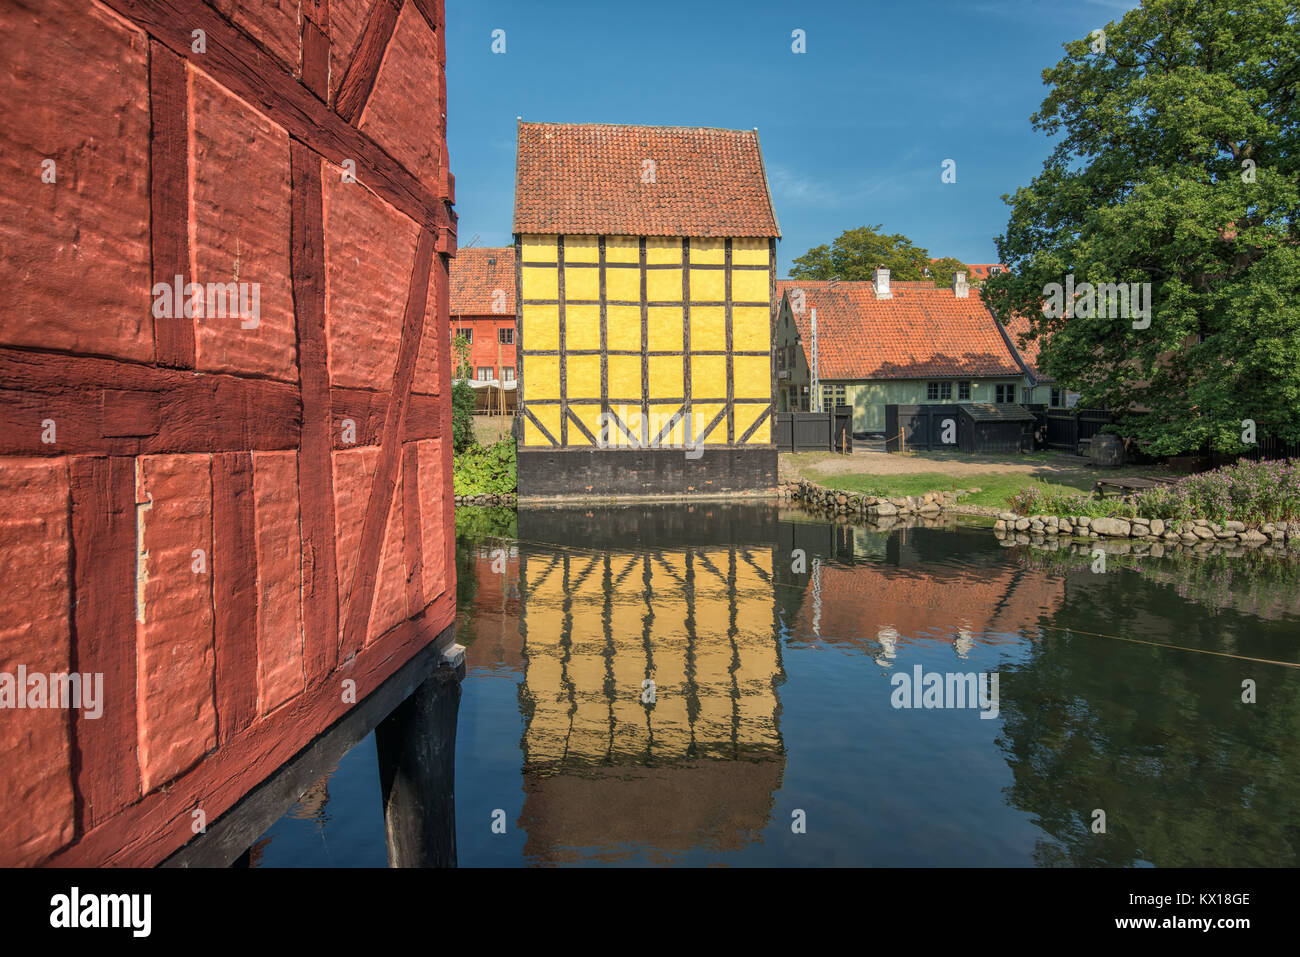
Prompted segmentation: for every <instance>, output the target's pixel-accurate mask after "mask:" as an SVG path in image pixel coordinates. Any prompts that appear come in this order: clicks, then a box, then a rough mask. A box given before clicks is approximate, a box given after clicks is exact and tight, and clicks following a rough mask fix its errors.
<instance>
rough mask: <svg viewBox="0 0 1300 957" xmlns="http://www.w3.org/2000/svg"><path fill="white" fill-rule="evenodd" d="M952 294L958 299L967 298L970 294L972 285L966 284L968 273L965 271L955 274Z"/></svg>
mask: <svg viewBox="0 0 1300 957" xmlns="http://www.w3.org/2000/svg"><path fill="white" fill-rule="evenodd" d="M952 294H953V295H954V296H956V297H957V298H958V299H966V298H968V297H969V296H970V286H968V285H966V274H965V273H964V272H959V273H956V274H954V275H953V277H952Z"/></svg>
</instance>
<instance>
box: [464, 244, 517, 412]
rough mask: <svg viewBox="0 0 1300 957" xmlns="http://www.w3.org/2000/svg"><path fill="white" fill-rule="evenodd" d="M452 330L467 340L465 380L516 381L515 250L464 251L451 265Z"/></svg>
mask: <svg viewBox="0 0 1300 957" xmlns="http://www.w3.org/2000/svg"><path fill="white" fill-rule="evenodd" d="M451 331H452V334H453V335H463V336H465V337H466V338H468V339H469V340H470V359H469V364H470V374H469V378H471V379H473V380H475V381H477V382H486V381H491V380H497V379H499V380H500V381H501V382H502V383H504V384H506V385H507V387H509V386H510V385H511V384H512V383H514V381H515V378H516V376H515V372H516V369H517V366H516V364H515V250H514V247H513V246H505V247H500V248H482V249H479V248H474V249H462V250H460V251H459V252H458V253H457V254H456V258H455V260H453V262H452V264H451Z"/></svg>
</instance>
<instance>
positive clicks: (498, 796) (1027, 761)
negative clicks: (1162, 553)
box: [254, 505, 1300, 866]
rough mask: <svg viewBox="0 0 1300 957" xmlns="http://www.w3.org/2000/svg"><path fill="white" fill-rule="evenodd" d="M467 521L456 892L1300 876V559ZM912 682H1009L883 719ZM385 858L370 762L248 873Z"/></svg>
mask: <svg viewBox="0 0 1300 957" xmlns="http://www.w3.org/2000/svg"><path fill="white" fill-rule="evenodd" d="M457 519H458V522H457V524H458V528H459V529H460V533H461V539H460V542H459V550H458V564H459V576H460V585H459V591H460V596H459V597H460V613H459V619H458V624H457V639H458V641H460V642H461V643H462V644H464V645H466V646H467V648H468V674H467V677H466V679H465V682H464V696H463V699H462V702H461V710H460V725H459V730H458V740H457V756H456V766H457V767H456V770H457V780H456V812H457V841H458V845H459V859H460V864H461V866H482V865H553V864H616V863H621V864H691V865H711V864H736V865H823V864H824V865H868V866H892V865H957V866H963V865H1031V866H1032V865H1039V866H1060V865H1066V866H1069V865H1118V866H1177V865H1226V866H1258V865H1290V866H1294V865H1296V864H1298V863H1300V811H1298V810H1297V801H1296V795H1297V794H1298V793H1300V734H1297V732H1298V731H1300V669H1297V668H1295V667H1287V666H1286V664H1285V663H1295V662H1300V589H1298V588H1297V584H1298V583H1300V567H1298V566H1297V563H1295V562H1293V561H1276V560H1274V561H1270V562H1262V561H1256V562H1250V563H1249V564H1246V563H1243V562H1242V561H1241V560H1230V559H1217V560H1216V559H1195V558H1182V559H1179V558H1162V559H1159V560H1153V559H1149V558H1145V559H1131V560H1122V559H1118V558H1115V557H1111V558H1110V559H1109V564H1108V568H1107V571H1106V572H1105V573H1104V574H1094V573H1093V572H1092V571H1091V570H1090V568H1089V563H1088V562H1087V561H1086V560H1085V559H1081V558H1079V557H1069V556H1065V555H1062V554H1060V553H1046V552H1041V551H1036V550H1034V549H1031V548H1029V547H1016V548H1004V547H1001V546H999V545H998V544H997V541H996V540H995V539H994V537H993V535H992V533H991V532H990V531H988V530H986V529H973V528H960V527H955V528H911V529H895V530H892V531H889V532H879V531H871V530H869V529H865V528H854V527H851V526H844V525H837V524H832V523H829V522H826V521H823V520H820V519H818V518H814V517H812V516H809V515H806V514H804V513H801V512H797V511H787V510H779V509H777V508H776V507H771V506H730V505H727V506H723V505H713V506H706V505H695V506H685V505H683V506H673V507H656V508H653V509H630V508H620V509H608V510H589V509H581V510H562V511H561V510H546V511H525V512H522V513H520V515H519V517H518V519H517V520H516V519H515V517H514V515H513V513H503V514H501V515H496V516H493V515H492V514H491V513H487V512H484V511H481V510H479V511H473V510H471V511H468V512H463V513H461V514H458V516H457ZM796 550H801V551H802V552H803V555H804V558H803V560H802V563H801V562H800V561H799V554H798V551H796ZM1248 659H1257V660H1248ZM916 666H920V667H921V669H922V673H923V674H924V673H929V672H935V673H939V674H944V675H946V674H948V673H954V674H966V673H971V674H975V675H979V674H984V673H992V672H996V673H997V674H998V714H997V716H996V717H995V718H991V719H986V718H981V717H980V710H978V708H975V709H972V708H935V709H925V708H907V709H904V708H896V707H894V705H893V703H891V695H893V693H894V690H895V689H894V686H893V684H892V683H891V681H892V679H893V676H895V675H896V674H906V675H908V676H912V675H914V674H915V672H914V669H915V668H916ZM1247 679H1249V680H1251V681H1253V682H1254V685H1255V689H1256V690H1255V693H1256V696H1257V701H1256V702H1255V703H1253V704H1252V703H1244V702H1243V701H1242V695H1243V690H1242V688H1243V681H1246V680H1247ZM648 682H653V687H651V685H650V684H648ZM651 690H653V699H654V700H653V702H651V701H649V700H643V698H645V699H648V697H649V694H650V692H651ZM989 710H991V709H989ZM1097 809H1100V810H1102V811H1104V812H1105V833H1094V831H1093V825H1094V820H1095V819H1096V818H1095V815H1094V812H1095V811H1096V810H1097ZM501 812H503V813H501ZM494 815H495V817H496V818H497V819H498V820H504V822H505V833H503V834H502V833H494V831H493V828H492V822H493V819H494ZM800 821H802V822H804V827H803V828H802V830H803V832H802V833H796V827H795V825H796V824H797V823H798V822H800ZM498 829H499V828H498ZM385 861H386V858H385V847H384V831H383V818H382V812H381V805H380V797H379V782H378V774H377V772H376V754H375V745H374V740H373V736H372V737H370V738H367V739H366V740H365V741H363V742H362V743H361V744H360V745H358V746H357V747H356V748H354V749H353V750H352V751H351V752H350V753H349V754H348V755H347V757H346V758H345V759H344V760H343V761H342V762H341V763H340V765H339V766H338V768H337V769H336V770H335V771H333V772H332V773H331V774H329V775H327V776H326V777H325V778H323V779H322V780H321V781H320V782H318V784H317V785H316V786H315V787H314V788H313V789H312V790H311V791H309V792H308V793H307V794H306V795H305V796H304V797H303V799H302V800H301V801H300V802H299V804H298V806H297V807H295V808H294V809H293V811H291V812H290V813H289V814H288V815H286V816H285V817H284V818H283V819H282V820H281V821H279V822H278V823H277V824H276V825H275V826H274V827H273V828H272V829H271V830H270V831H268V832H267V834H266V835H265V836H264V837H263V838H262V839H261V841H259V843H258V845H257V846H256V847H255V849H254V863H255V865H257V866H300V865H313V866H384V864H385Z"/></svg>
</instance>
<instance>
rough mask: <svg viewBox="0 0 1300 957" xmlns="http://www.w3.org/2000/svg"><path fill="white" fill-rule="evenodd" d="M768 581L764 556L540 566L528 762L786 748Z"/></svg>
mask: <svg viewBox="0 0 1300 957" xmlns="http://www.w3.org/2000/svg"><path fill="white" fill-rule="evenodd" d="M770 582H771V555H770V552H767V551H765V552H752V551H747V550H744V549H735V550H731V549H729V548H717V549H704V550H691V551H669V552H655V553H653V554H650V553H646V554H640V555H636V554H616V555H611V556H610V557H609V560H608V561H606V559H605V556H604V555H603V554H601V555H594V554H593V555H591V556H587V555H584V554H582V553H577V554H573V553H569V554H562V553H556V554H555V555H554V556H553V557H552V559H551V561H550V563H549V564H547V565H541V564H540V563H539V562H538V559H537V558H536V557H530V558H529V560H528V562H527V563H526V565H525V566H524V568H521V571H520V590H521V593H522V595H523V601H524V628H523V630H524V655H525V659H526V664H525V669H524V675H525V678H524V686H525V692H526V695H527V699H528V701H529V703H530V704H531V708H532V713H531V715H530V716H529V719H528V728H527V731H526V733H525V737H524V744H525V750H524V759H525V763H526V765H527V766H528V767H529V768H534V769H536V768H546V767H557V768H558V767H565V766H577V765H583V764H602V763H610V762H614V763H618V762H630V763H639V762H642V761H644V760H646V759H663V760H667V761H673V760H677V759H680V758H687V757H704V756H714V757H726V758H733V757H739V756H743V755H744V754H748V753H756V752H764V751H778V750H780V747H781V741H780V735H779V733H778V731H777V726H776V713H777V698H776V681H777V679H778V677H779V676H780V675H781V674H782V671H781V661H780V655H779V651H778V647H777V641H776V637H775V635H774V632H773V613H772V586H771V584H770ZM649 682H653V688H652V687H651V685H650V684H649ZM652 690H653V699H654V700H653V702H652V703H651V702H650V701H648V700H643V698H645V699H648V698H650V692H651V691H652Z"/></svg>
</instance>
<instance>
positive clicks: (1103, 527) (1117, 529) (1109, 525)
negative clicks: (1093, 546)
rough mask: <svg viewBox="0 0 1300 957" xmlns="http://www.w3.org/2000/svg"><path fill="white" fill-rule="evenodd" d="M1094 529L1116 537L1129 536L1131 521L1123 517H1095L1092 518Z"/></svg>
mask: <svg viewBox="0 0 1300 957" xmlns="http://www.w3.org/2000/svg"><path fill="white" fill-rule="evenodd" d="M1091 527H1092V529H1093V531H1095V532H1097V533H1098V534H1099V535H1111V536H1114V537H1116V538H1120V537H1123V538H1127V537H1128V535H1129V529H1130V526H1129V523H1128V522H1126V521H1124V519H1122V518H1105V517H1103V518H1094V519H1093V520H1092V526H1091Z"/></svg>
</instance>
